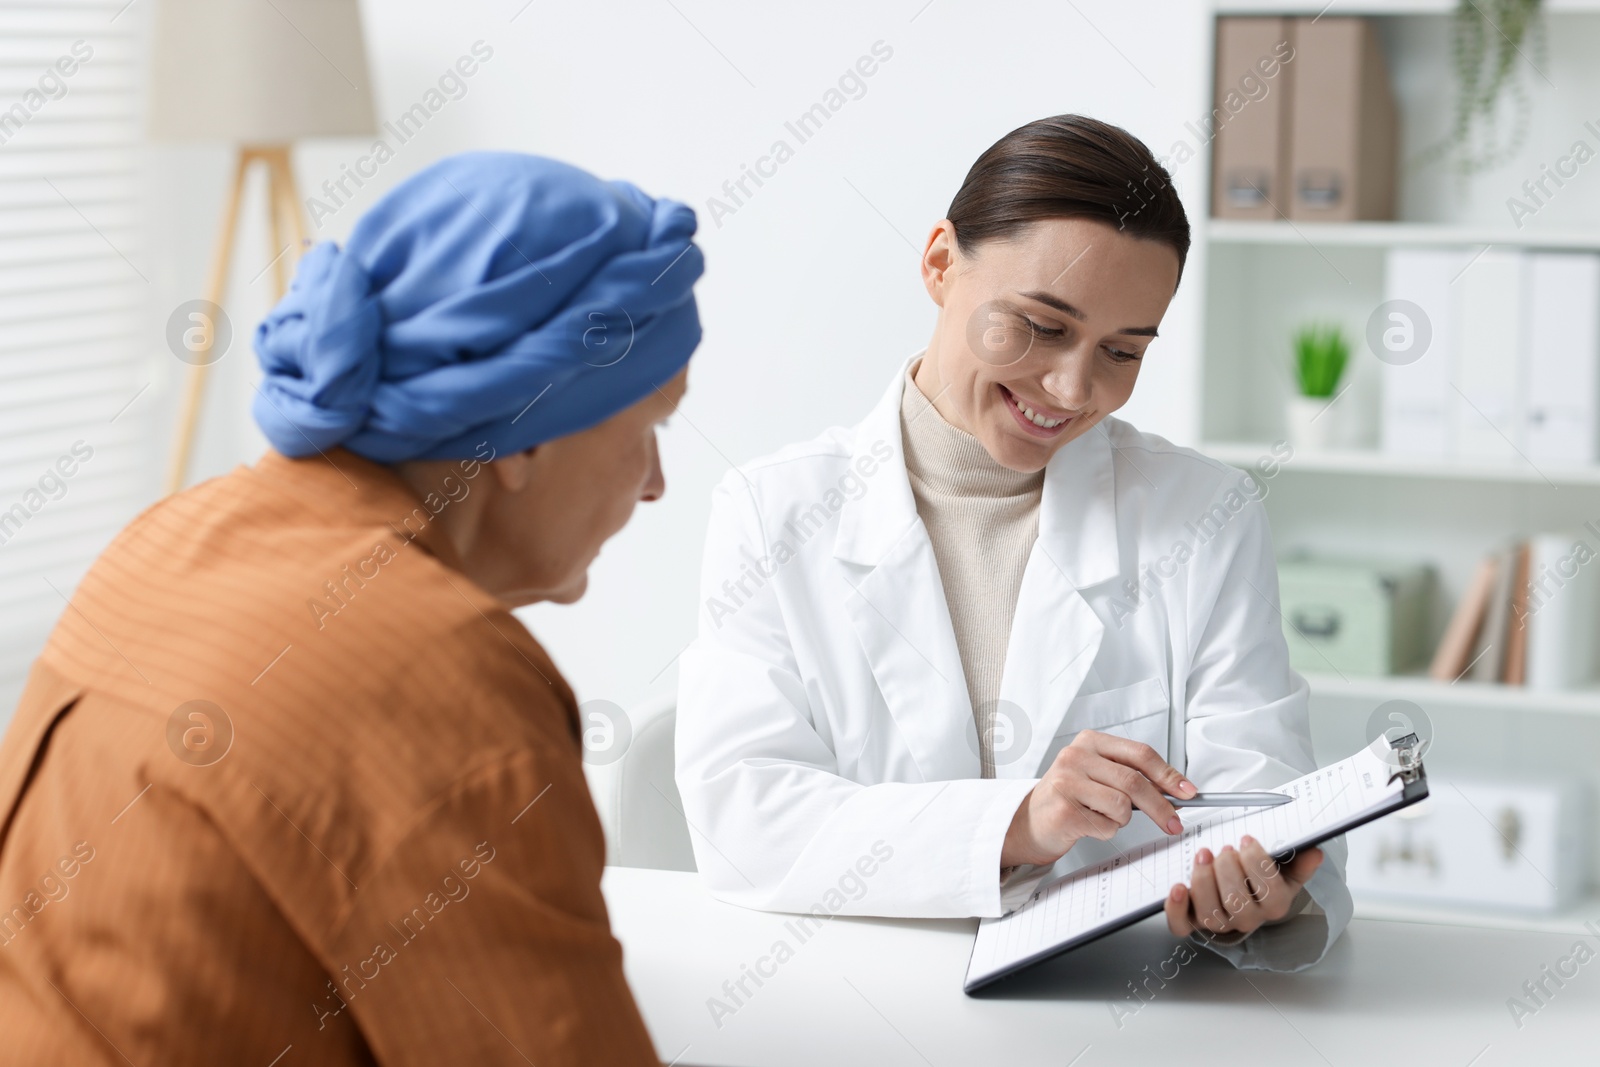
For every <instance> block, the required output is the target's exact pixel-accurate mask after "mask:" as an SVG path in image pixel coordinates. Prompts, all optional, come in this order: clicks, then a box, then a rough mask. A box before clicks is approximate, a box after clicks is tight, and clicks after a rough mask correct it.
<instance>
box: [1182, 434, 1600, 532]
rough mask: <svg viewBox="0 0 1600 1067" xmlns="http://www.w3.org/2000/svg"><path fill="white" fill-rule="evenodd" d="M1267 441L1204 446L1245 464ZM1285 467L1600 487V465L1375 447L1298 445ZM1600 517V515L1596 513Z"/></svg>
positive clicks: (1267, 448) (1263, 451) (1264, 450)
mask: <svg viewBox="0 0 1600 1067" xmlns="http://www.w3.org/2000/svg"><path fill="white" fill-rule="evenodd" d="M1272 444H1273V443H1272V442H1268V441H1216V442H1212V443H1210V444H1208V445H1206V446H1205V450H1206V452H1207V454H1209V455H1211V456H1212V457H1213V458H1216V459H1220V460H1222V461H1223V462H1224V463H1232V464H1234V465H1235V466H1239V467H1249V466H1251V465H1252V464H1254V463H1255V462H1256V460H1257V459H1259V458H1260V457H1262V456H1264V455H1269V454H1271V452H1272ZM1284 469H1285V470H1286V471H1287V470H1294V471H1304V472H1307V473H1319V474H1359V475H1363V476H1365V475H1377V476H1380V477H1386V478H1451V479H1458V480H1462V481H1467V482H1505V483H1512V484H1522V483H1528V484H1538V485H1548V486H1550V487H1551V488H1560V487H1562V486H1573V487H1578V488H1600V465H1595V464H1585V465H1582V466H1577V465H1574V466H1566V467H1558V466H1554V465H1551V464H1545V465H1544V466H1540V467H1535V466H1533V465H1531V464H1526V463H1524V464H1522V465H1517V466H1513V465H1505V464H1489V463H1458V462H1450V461H1430V460H1411V459H1405V458H1403V457H1399V456H1391V455H1387V454H1385V453H1383V452H1379V451H1377V450H1375V449H1370V448H1369V449H1360V448H1348V449H1327V450H1324V451H1310V450H1307V449H1298V450H1296V451H1295V454H1294V458H1293V459H1291V460H1289V461H1288V462H1287V463H1286V464H1284ZM1596 518H1597V519H1600V515H1597V516H1596Z"/></svg>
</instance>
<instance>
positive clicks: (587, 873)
mask: <svg viewBox="0 0 1600 1067" xmlns="http://www.w3.org/2000/svg"><path fill="white" fill-rule="evenodd" d="M485 476H486V468H485V467H484V466H483V465H482V464H480V463H477V462H476V461H464V462H463V463H462V464H461V465H460V476H459V477H458V478H455V479H454V481H453V482H451V483H448V484H447V485H446V487H445V488H446V491H447V495H439V496H434V497H430V498H429V499H427V500H425V501H424V500H419V499H418V498H417V496H416V494H415V493H414V492H413V491H412V490H411V489H410V488H409V487H408V486H407V485H406V484H405V483H404V482H403V481H402V480H401V479H400V478H399V477H398V475H396V474H395V473H394V472H393V471H392V470H390V469H389V468H387V467H384V466H381V465H379V464H375V463H372V462H369V461H367V460H365V459H362V458H360V457H358V456H355V455H353V454H352V453H349V452H346V451H343V450H335V451H333V452H330V453H329V454H328V455H327V456H326V457H321V458H316V459H304V460H291V459H287V458H285V457H283V456H280V455H278V454H276V453H268V454H267V456H266V457H265V458H263V459H262V461H261V462H260V463H259V464H257V465H256V466H255V467H241V468H239V469H237V470H235V471H234V472H232V473H231V474H228V475H227V476H225V477H222V478H217V479H214V480H212V481H209V482H206V483H204V484H202V485H199V486H197V487H195V488H193V489H191V490H189V491H188V492H185V493H182V494H180V495H178V496H175V497H172V498H170V499H168V500H165V501H162V502H161V503H159V504H157V505H155V506H154V507H152V508H151V509H149V510H148V511H146V512H145V513H144V514H143V515H141V516H140V517H139V518H138V519H136V520H135V521H134V522H133V523H132V524H130V525H129V526H128V528H127V529H126V530H124V531H123V532H122V533H121V534H120V535H119V536H118V537H117V539H116V540H115V541H114V542H113V543H112V544H111V546H110V547H109V548H108V549H107V550H106V551H105V553H104V554H103V555H102V556H101V557H100V559H99V560H98V561H97V562H96V563H95V564H94V566H93V567H92V568H91V569H90V571H89V573H88V575H87V576H86V577H85V578H84V579H83V581H82V583H81V584H80V585H79V587H78V590H77V593H76V595H75V596H74V597H73V598H72V602H71V604H70V605H69V606H68V607H67V609H66V610H65V612H64V613H63V614H62V617H61V620H60V622H59V623H58V624H57V626H56V629H55V631H54V633H53V634H52V635H51V637H50V640H49V643H48V644H47V645H46V647H45V649H44V652H43V653H42V654H41V655H40V657H39V659H38V662H37V663H36V664H35V665H34V667H33V671H32V674H31V675H30V677H29V681H28V686H27V689H26V691H25V692H24V694H23V697H22V701H21V703H20V705H19V706H18V708H17V712H16V716H15V718H14V719H13V721H12V723H11V725H10V728H9V730H8V731H7V732H6V735H5V740H4V744H3V746H0V1035H3V1037H0V1063H5V1064H10V1063H18V1064H38V1063H105V1064H113V1063H115V1064H122V1063H127V1062H132V1063H138V1064H150V1063H163V1064H191V1063H192V1064H201V1063H205V1064H214V1063H230V1064H260V1065H262V1067H268V1065H281V1067H291V1065H295V1064H311V1063H317V1064H355V1063H373V1062H377V1063H383V1064H429V1065H433V1064H440V1063H515V1064H522V1063H528V1062H531V1063H536V1064H539V1065H540V1067H553V1065H562V1064H580V1063H582V1064H596V1063H605V1064H629V1063H641V1064H642V1063H656V1062H659V1061H658V1058H657V1056H656V1054H655V1051H654V1049H653V1048H652V1046H651V1042H650V1038H649V1036H648V1034H647V1033H646V1031H645V1028H644V1024H643V1022H642V1020H641V1019H640V1016H639V1013H638V1010H637V1008H636V1007H635V1005H634V1002H633V999H632V996H631V995H630V993H629V991H628V988H627V985H626V983H625V981H624V979H623V974H622V961H621V949H620V947H619V945H618V944H617V942H616V940H615V939H614V938H613V937H612V936H611V933H610V930H609V927H608V923H607V917H606V909H605V903H604V901H603V900H602V898H601V895H600V874H601V869H602V865H603V864H604V855H605V848H604V842H603V839H602V834H601V829H600V823H599V820H598V818H597V817H596V815H595V811H594V807H593V805H592V803H591V801H590V797H589V792H588V788H587V786H586V784H585V781H584V776H583V769H582V765H581V759H580V752H581V749H580V744H579V740H578V721H577V708H576V705H575V703H574V700H573V696H572V692H571V690H570V689H569V688H568V686H567V684H566V683H565V681H564V680H563V679H562V678H561V676H560V674H559V673H557V671H556V669H555V666H554V665H553V664H552V663H551V661H550V659H549V657H548V656H547V655H546V654H545V652H544V649H542V648H541V647H540V646H539V644H538V642H536V641H535V640H534V639H533V638H532V637H531V636H530V635H529V634H528V632H527V630H525V629H524V628H523V626H522V625H521V624H520V623H519V622H518V621H517V620H516V618H515V617H514V616H512V614H511V613H510V611H509V609H508V607H507V605H506V604H504V603H502V602H501V601H499V600H497V599H496V598H495V597H493V596H492V595H490V594H489V593H487V592H485V591H484V590H482V589H480V588H479V587H478V586H476V585H474V584H473V583H472V582H471V581H470V580H468V579H467V578H466V577H465V576H464V575H463V574H462V573H461V570H460V561H459V559H458V557H457V556H456V554H455V552H454V550H453V548H452V546H451V545H450V544H449V543H448V541H447V539H446V538H445V536H444V532H443V530H442V529H441V528H440V527H439V525H438V524H437V523H435V522H434V521H432V520H433V516H434V515H436V514H438V513H439V512H441V511H442V510H443V509H445V508H448V507H450V506H453V505H454V504H455V503H456V502H458V501H459V500H461V499H463V498H464V496H465V495H466V494H469V493H471V492H474V491H477V490H476V489H475V486H477V485H480V484H481V482H480V481H478V479H481V478H483V477H485Z"/></svg>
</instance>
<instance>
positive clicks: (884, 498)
mask: <svg viewBox="0 0 1600 1067" xmlns="http://www.w3.org/2000/svg"><path fill="white" fill-rule="evenodd" d="M919 354H920V353H919ZM915 358H916V357H915V356H913V357H912V359H915ZM908 362H909V361H908ZM904 381H905V366H902V367H901V369H900V373H899V374H898V375H896V377H895V380H894V382H893V383H892V384H891V385H890V388H889V390H888V391H887V392H886V393H885V394H884V396H883V398H882V399H881V400H880V401H879V402H878V404H877V406H876V407H874V408H873V410H872V412H871V413H870V414H869V415H868V416H867V418H866V419H865V420H864V421H863V422H862V423H861V424H860V425H859V426H858V427H857V428H856V441H855V446H854V455H853V456H852V457H851V462H852V464H853V465H855V464H858V463H860V462H862V457H863V456H867V457H871V451H872V447H873V445H874V444H878V446H879V450H880V452H879V454H880V455H881V449H882V446H883V444H887V445H888V447H889V449H890V451H891V453H892V455H891V456H890V458H889V459H887V460H882V461H878V460H877V459H876V458H875V457H871V458H870V461H871V462H881V467H882V470H881V471H880V472H879V473H878V474H876V475H875V476H873V477H870V478H863V480H864V481H865V482H866V484H867V490H866V492H864V493H863V494H862V495H861V496H859V497H858V498H856V499H855V500H851V501H849V502H847V503H846V505H845V507H844V508H843V510H842V511H841V512H840V516H839V532H838V535H837V536H836V538H835V541H834V556H835V559H836V560H837V562H838V564H839V566H840V567H841V570H842V572H843V574H844V578H845V582H846V583H847V584H848V586H849V588H848V589H846V590H845V608H846V611H847V612H848V614H849V616H850V621H851V625H852V627H853V629H854V630H855V634H856V638H857V640H858V641H859V642H860V644H861V648H862V651H863V652H864V653H865V654H866V657H867V662H868V663H869V664H870V665H871V668H872V675H873V678H874V680H876V682H877V684H878V689H879V691H880V692H881V693H882V694H883V698H884V701H885V702H886V703H887V704H888V706H889V713H890V714H891V715H892V716H893V717H894V721H895V727H896V729H897V730H898V731H899V733H900V736H901V737H902V738H903V739H904V741H905V744H906V746H907V748H909V749H910V751H911V756H912V759H913V760H915V762H916V765H917V769H918V770H919V771H920V772H921V774H922V777H923V780H924V781H947V780H950V779H956V778H976V777H978V775H979V774H980V773H981V768H980V765H979V762H978V753H977V732H976V728H975V726H974V724H973V717H972V707H971V701H970V698H969V697H968V695H967V682H966V676H965V674H964V673H963V671H962V669H961V655H960V652H959V650H958V649H957V648H956V639H955V628H954V626H953V625H952V623H951V621H950V609H949V605H948V604H947V603H946V601H945V595H944V584H943V582H942V580H941V579H940V577H939V567H938V562H937V561H936V559H935V558H934V554H933V543H932V542H931V541H930V540H929V538H928V531H927V528H926V527H925V526H923V524H922V520H921V519H920V518H919V517H918V515H917V506H916V499H915V498H914V497H913V496H912V495H911V482H910V480H909V478H908V477H907V475H906V469H905V452H904V449H903V444H902V440H901V434H900V400H901V387H902V385H903V383H904ZM855 469H856V470H858V471H859V470H861V468H860V467H859V466H857V467H855Z"/></svg>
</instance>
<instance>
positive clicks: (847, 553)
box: [833, 349, 1120, 589]
mask: <svg viewBox="0 0 1600 1067" xmlns="http://www.w3.org/2000/svg"><path fill="white" fill-rule="evenodd" d="M925 351H926V349H923V350H921V351H918V352H916V353H914V354H913V355H912V356H911V357H910V358H908V359H907V360H905V362H903V363H901V364H900V369H899V370H898V371H897V372H896V374H895V376H894V380H893V381H891V382H890V383H889V388H888V389H887V390H885V392H884V394H883V396H882V397H881V398H880V399H879V400H878V402H877V404H876V405H874V406H873V408H872V410H871V411H870V412H869V413H868V414H867V417H866V418H865V419H863V420H862V421H861V423H860V424H859V425H858V426H857V428H856V437H855V444H854V447H853V454H852V456H851V465H852V468H853V469H855V470H862V469H863V466H862V465H865V469H871V467H872V466H874V465H877V464H879V463H880V462H881V464H882V466H884V467H885V468H887V470H886V473H890V474H892V475H893V476H891V477H878V478H865V479H863V480H864V481H865V482H866V483H867V490H866V492H864V493H862V494H861V495H860V496H859V497H857V498H855V499H853V500H850V501H847V502H846V504H845V506H844V508H843V509H842V510H841V512H840V514H839V532H838V534H837V535H836V536H835V538H834V545H833V554H834V556H835V558H837V559H841V560H845V561H847V562H851V563H858V564H863V565H865V566H869V567H876V566H878V565H879V564H881V563H882V562H883V561H884V560H885V558H886V557H887V556H888V555H889V552H890V550H891V549H893V548H894V546H895V545H896V544H897V543H898V542H899V541H900V540H901V539H902V538H903V537H905V536H906V535H907V534H908V533H909V532H910V529H911V528H912V526H913V525H914V524H915V523H916V522H917V504H916V499H915V498H914V497H913V496H912V495H911V480H910V478H909V477H908V476H907V475H906V458H905V444H904V441H903V440H902V436H901V431H900V401H901V396H902V394H901V390H902V389H904V388H905V385H906V371H907V369H908V368H909V367H910V366H911V364H912V362H913V361H914V360H916V359H918V358H920V357H921V356H922V355H923V352H925ZM931 417H933V418H938V417H939V416H938V414H937V412H935V413H934V414H933V415H932V416H931ZM879 442H882V443H884V444H887V445H888V447H889V450H890V452H891V453H892V455H891V457H890V458H889V459H888V460H881V461H880V459H879V458H878V456H874V455H872V447H873V445H874V444H877V443H879ZM1112 451H1113V449H1112V444H1111V435H1110V430H1109V429H1107V427H1106V424H1105V423H1104V422H1103V421H1102V422H1101V423H1100V424H1099V425H1097V426H1095V427H1094V428H1093V429H1092V430H1090V431H1089V432H1088V433H1086V434H1084V435H1083V436H1082V437H1079V438H1077V439H1076V440H1074V441H1072V442H1070V443H1069V444H1067V445H1066V446H1065V447H1063V448H1062V449H1061V450H1060V451H1058V452H1057V453H1056V454H1055V455H1054V456H1052V457H1050V462H1049V464H1047V465H1046V467H1045V475H1044V493H1043V496H1042V499H1041V500H1040V503H1039V542H1038V543H1039V547H1040V548H1042V549H1043V550H1044V551H1045V552H1046V553H1047V554H1048V556H1049V559H1050V561H1051V562H1052V563H1054V564H1055V566H1056V567H1057V568H1058V569H1059V570H1060V572H1061V574H1062V576H1063V577H1065V578H1066V580H1067V581H1068V582H1069V583H1071V584H1072V585H1073V586H1074V587H1075V588H1077V589H1084V588H1087V587H1088V586H1091V585H1096V584H1098V583H1100V582H1104V581H1107V580H1109V579H1111V578H1114V577H1116V576H1117V574H1119V573H1120V561H1119V557H1118V550H1117V517H1116V482H1115V478H1114V472H1113V469H1112ZM880 454H881V453H880Z"/></svg>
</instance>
